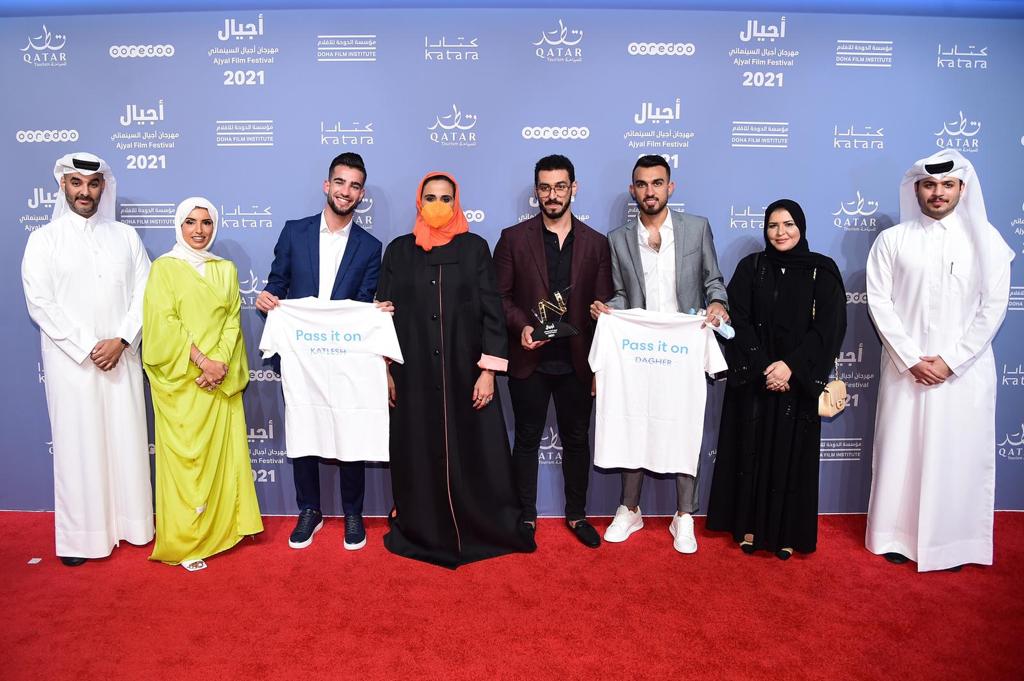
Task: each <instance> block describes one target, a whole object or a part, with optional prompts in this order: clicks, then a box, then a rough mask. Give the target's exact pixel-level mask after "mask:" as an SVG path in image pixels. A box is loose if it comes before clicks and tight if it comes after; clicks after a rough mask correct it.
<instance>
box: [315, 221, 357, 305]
mask: <svg viewBox="0 0 1024 681" xmlns="http://www.w3.org/2000/svg"><path fill="white" fill-rule="evenodd" d="M351 230H352V222H351V220H350V221H349V223H348V224H347V225H345V226H344V227H342V228H341V229H340V230H338V231H337V232H332V231H331V230H329V229H328V228H327V215H326V213H321V214H320V288H319V289H318V295H317V298H319V299H320V300H330V299H331V291H333V290H334V280H335V279H336V278H337V276H338V268H339V267H340V266H341V259H342V258H343V257H345V247H346V246H347V245H348V235H349V232H350V231H351Z"/></svg>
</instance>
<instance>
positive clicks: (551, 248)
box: [537, 227, 576, 375]
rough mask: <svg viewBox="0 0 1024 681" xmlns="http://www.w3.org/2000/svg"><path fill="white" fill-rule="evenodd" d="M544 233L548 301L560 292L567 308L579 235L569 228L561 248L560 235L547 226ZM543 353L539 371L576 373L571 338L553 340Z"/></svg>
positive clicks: (553, 300)
mask: <svg viewBox="0 0 1024 681" xmlns="http://www.w3.org/2000/svg"><path fill="white" fill-rule="evenodd" d="M542 232H543V234H544V257H545V259H546V260H547V265H548V291H549V294H550V295H549V298H548V300H550V301H551V302H555V292H561V293H562V300H563V301H564V302H565V304H566V305H568V304H569V296H570V295H571V294H572V292H571V291H569V290H568V288H569V285H570V282H571V279H572V244H573V241H574V240H575V238H576V235H575V233H574V231H573V229H572V228H571V227H570V228H569V233H568V234H567V235H566V236H565V241H563V242H562V247H561V248H559V247H558V235H557V234H555V233H554V232H552V231H551V230H550V229H548V228H547V227H545V228H544V229H543V230H542ZM548 314H551V312H550V311H549V312H548ZM540 353H541V354H540V364H538V365H537V371H539V372H541V373H544V374H557V375H561V374H571V373H572V372H573V368H572V355H571V354H570V353H569V339H568V338H556V339H554V340H552V341H551V342H549V343H548V344H547V345H545V346H544V347H542V348H541V349H540Z"/></svg>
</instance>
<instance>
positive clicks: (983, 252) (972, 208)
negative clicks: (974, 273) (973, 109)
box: [900, 149, 1014, 281]
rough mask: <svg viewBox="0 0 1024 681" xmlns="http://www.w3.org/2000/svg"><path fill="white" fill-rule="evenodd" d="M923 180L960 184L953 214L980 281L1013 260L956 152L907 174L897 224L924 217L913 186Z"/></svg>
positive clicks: (978, 185) (972, 174)
mask: <svg viewBox="0 0 1024 681" xmlns="http://www.w3.org/2000/svg"><path fill="white" fill-rule="evenodd" d="M926 177H934V178H936V179H938V180H941V179H943V178H946V177H953V178H956V179H958V180H961V181H963V183H964V186H963V189H962V190H961V193H960V201H959V203H957V205H956V208H955V209H954V210H953V212H954V213H956V214H957V215H958V216H960V219H962V220H963V222H964V225H965V227H966V229H967V234H968V237H969V238H970V240H971V243H973V244H974V246H975V248H976V249H977V251H978V264H979V266H980V267H981V274H982V277H981V279H982V281H986V280H987V279H986V278H987V277H989V276H991V275H993V274H994V273H996V272H999V271H1001V268H1002V266H1003V263H1006V262H1008V261H1011V260H1013V256H1014V253H1013V249H1012V248H1010V247H1009V246H1008V245H1007V244H1006V241H1005V240H1004V239H1003V236H1002V235H1001V234H1000V233H999V230H997V229H996V228H995V227H993V226H992V225H991V223H989V221H988V212H987V211H986V210H985V197H984V196H983V195H982V193H981V182H980V181H979V180H978V175H977V173H975V172H974V166H973V165H972V164H971V162H970V161H968V160H967V159H966V158H964V155H963V154H961V153H960V152H959V151H956V150H955V149H943V150H942V151H940V152H938V153H935V154H932V155H931V156H929V157H928V158H922V159H921V160H919V161H918V162H917V163H915V164H914V165H913V166H911V168H910V170H908V171H907V172H906V174H904V176H903V182H902V183H901V184H900V222H910V221H912V220H920V219H921V216H922V215H923V213H922V212H921V205H920V204H919V203H918V202H917V190H916V188H915V186H914V185H915V183H916V182H918V181H919V180H923V179H925V178H926Z"/></svg>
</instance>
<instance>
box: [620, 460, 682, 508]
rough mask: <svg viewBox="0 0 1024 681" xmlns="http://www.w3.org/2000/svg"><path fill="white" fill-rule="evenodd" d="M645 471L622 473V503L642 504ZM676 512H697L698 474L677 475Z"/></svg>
mask: <svg viewBox="0 0 1024 681" xmlns="http://www.w3.org/2000/svg"><path fill="white" fill-rule="evenodd" d="M645 477H646V476H645V474H644V471H642V470H635V471H625V472H623V474H622V505H623V506H626V507H627V508H636V507H637V506H639V505H640V490H641V489H642V488H643V485H644V478H645ZM676 512H677V513H696V512H697V476H695V475H687V474H685V473H679V474H677V475H676Z"/></svg>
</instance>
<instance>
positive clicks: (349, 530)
mask: <svg viewBox="0 0 1024 681" xmlns="http://www.w3.org/2000/svg"><path fill="white" fill-rule="evenodd" d="M364 546H366V528H365V527H363V516H361V515H347V516H345V549H346V550H348V551H355V550H357V549H361V548H363V547H364Z"/></svg>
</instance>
